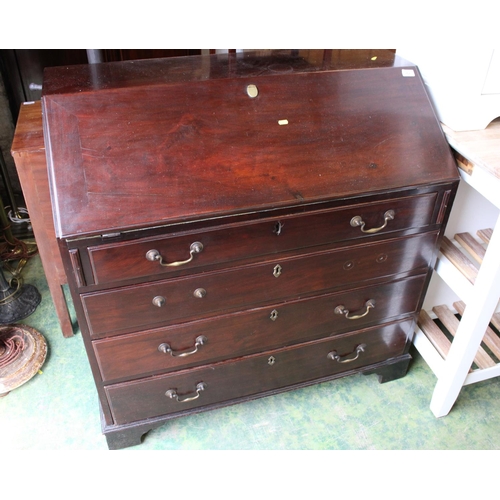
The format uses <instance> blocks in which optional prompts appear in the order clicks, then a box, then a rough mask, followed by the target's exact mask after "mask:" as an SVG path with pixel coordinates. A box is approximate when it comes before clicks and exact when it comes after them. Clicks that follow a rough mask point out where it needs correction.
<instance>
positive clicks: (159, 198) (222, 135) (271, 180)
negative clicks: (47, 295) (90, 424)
mask: <svg viewBox="0 0 500 500" xmlns="http://www.w3.org/2000/svg"><path fill="white" fill-rule="evenodd" d="M181 59H182V60H181ZM294 60H295V59H294V58H292V59H291V60H290V61H291V64H290V65H289V66H288V67H287V69H286V71H284V72H280V71H279V70H278V71H275V72H271V73H272V74H269V73H270V72H269V71H268V72H267V73H264V74H262V75H256V74H251V76H248V74H247V73H245V71H241V72H238V71H237V70H235V72H234V74H230V75H228V76H225V77H223V78H221V77H219V74H220V72H219V70H218V69H217V68H218V66H219V65H220V61H219V59H218V58H217V57H215V56H214V57H208V58H204V57H199V58H198V57H194V58H179V59H176V60H175V61H170V60H166V61H165V62H164V63H163V64H164V66H159V64H161V63H157V66H156V68H155V69H156V73H155V80H153V79H152V78H153V77H149V79H148V77H147V75H148V74H149V73H147V71H145V73H144V75H145V76H144V78H143V79H142V80H141V81H140V83H135V82H134V81H133V82H132V83H130V79H132V80H133V76H135V75H137V74H140V73H141V67H142V64H143V63H144V64H148V63H146V62H140V61H136V62H134V64H126V63H123V64H120V65H98V66H97V67H96V68H90V70H87V71H90V72H89V74H88V81H85V82H83V83H82V88H81V89H80V90H81V91H80V92H73V93H71V92H69V91H71V90H74V88H75V87H74V85H73V86H71V85H69V86H68V88H66V87H62V88H60V86H59V85H58V84H57V82H58V81H60V80H62V79H64V78H65V79H66V80H68V81H70V82H71V81H72V79H76V76H77V75H75V74H73V72H72V70H71V68H69V69H68V68H66V69H58V70H53V72H54V73H56V74H57V76H52V77H51V76H50V75H51V74H52V71H49V70H48V71H47V77H46V81H45V84H44V95H43V98H42V102H43V108H44V117H45V128H46V139H47V149H48V158H49V163H50V170H51V172H52V182H53V186H54V189H55V191H56V192H59V193H62V192H64V196H57V197H55V198H54V200H53V201H54V206H55V215H56V232H57V234H58V236H60V237H68V236H72V235H81V234H89V233H99V232H103V231H104V232H112V231H115V230H117V229H118V228H120V229H123V228H127V227H129V228H133V227H137V226H140V227H145V226H153V225H157V224H165V223H168V222H172V221H180V220H196V219H199V218H209V217H214V216H218V215H220V214H227V213H241V212H242V207H245V210H261V209H263V208H264V207H268V206H270V205H271V206H274V207H278V206H293V205H298V204H304V203H308V202H313V201H319V200H326V199H330V198H331V197H332V194H334V195H335V196H337V197H352V196H359V195H360V194H361V193H365V194H367V193H373V192H377V191H387V190H391V189H398V188H402V187H408V186H423V185H428V184H429V183H433V182H440V181H443V179H448V180H452V179H453V178H454V176H455V170H456V166H455V163H454V161H453V159H452V157H451V155H450V153H449V151H448V146H447V144H446V142H445V141H444V140H443V134H442V132H441V129H440V126H439V123H438V122H437V120H436V117H435V115H434V113H433V111H432V109H431V108H430V106H429V102H428V98H427V96H426V94H425V92H424V91H423V82H422V80H421V78H420V76H419V73H418V71H417V70H416V68H413V71H414V75H415V76H413V77H404V76H402V68H401V67H400V66H397V65H395V66H391V67H376V66H377V65H376V62H374V63H373V66H374V67H372V68H371V69H370V71H364V72H360V71H358V70H357V69H356V70H344V71H334V70H332V69H331V68H327V69H321V70H320V71H314V72H311V71H309V70H304V69H303V67H304V60H303V59H301V58H297V60H298V61H299V62H300V65H298V63H296V64H297V65H298V69H297V70H296V71H294V70H293V68H294V66H293V62H294ZM184 61H189V64H188V62H185V63H184ZM273 61H274V60H273V59H272V58H270V59H269V60H268V61H267V67H272V66H273ZM184 64H186V66H184ZM196 64H198V65H199V67H198V69H197V71H195V70H194V69H193V65H196ZM235 64H236V66H238V64H240V67H244V66H245V56H244V55H242V56H241V57H239V56H238V55H235ZM204 65H206V66H207V68H205V66H204ZM101 66H104V67H105V68H106V69H105V74H101V71H104V70H103V69H101ZM212 66H215V68H214V69H213V71H212ZM146 67H147V68H149V66H146ZM410 67H411V66H410ZM278 68H279V67H278ZM313 68H315V66H313ZM78 71H81V70H74V73H76V74H78ZM204 71H205V72H204ZM94 73H95V74H94ZM159 75H160V76H159ZM179 75H182V77H180V76H179ZM212 75H216V76H212ZM92 78H93V79H94V81H95V82H96V83H95V87H94V86H93V85H92V81H93V80H92ZM250 84H253V85H256V86H257V87H258V96H257V97H255V98H251V97H249V96H248V95H247V91H246V89H247V86H248V85H250ZM347 89H348V91H347ZM280 120H286V121H287V123H288V124H287V125H280V124H279V122H280ZM437 159H439V161H440V163H441V165H440V168H439V169H436V168H435V165H436V161H437ZM193 179H196V182H193Z"/></svg>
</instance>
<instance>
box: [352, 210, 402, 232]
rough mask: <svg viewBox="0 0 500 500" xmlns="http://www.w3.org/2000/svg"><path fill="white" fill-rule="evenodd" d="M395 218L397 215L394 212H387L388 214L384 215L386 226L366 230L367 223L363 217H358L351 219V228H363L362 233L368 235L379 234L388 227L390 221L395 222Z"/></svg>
mask: <svg viewBox="0 0 500 500" xmlns="http://www.w3.org/2000/svg"><path fill="white" fill-rule="evenodd" d="M394 217H395V214H394V210H387V212H385V214H384V224H383V225H382V226H380V227H374V228H373V229H365V224H366V223H365V221H364V220H363V219H362V217H361V216H360V215H356V216H355V217H353V218H352V219H351V226H352V227H360V226H361V231H362V232H363V233H367V234H372V233H377V232H378V231H381V230H382V229H384V227H386V226H387V223H388V222H389V221H390V220H394Z"/></svg>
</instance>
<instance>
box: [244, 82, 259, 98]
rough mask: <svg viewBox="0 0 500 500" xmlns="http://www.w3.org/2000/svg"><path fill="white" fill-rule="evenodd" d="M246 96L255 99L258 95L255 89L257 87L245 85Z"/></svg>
mask: <svg viewBox="0 0 500 500" xmlns="http://www.w3.org/2000/svg"><path fill="white" fill-rule="evenodd" d="M247 95H248V97H251V98H252V99H254V98H255V97H257V96H258V95H259V89H258V88H257V85H254V84H253V83H251V84H250V85H247Z"/></svg>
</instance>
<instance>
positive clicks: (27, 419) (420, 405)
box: [0, 257, 500, 451]
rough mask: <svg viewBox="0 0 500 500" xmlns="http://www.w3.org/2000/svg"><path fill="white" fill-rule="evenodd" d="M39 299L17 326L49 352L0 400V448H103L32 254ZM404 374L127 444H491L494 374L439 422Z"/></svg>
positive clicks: (498, 386)
mask: <svg viewBox="0 0 500 500" xmlns="http://www.w3.org/2000/svg"><path fill="white" fill-rule="evenodd" d="M24 279H25V282H26V283H29V284H32V285H35V286H36V287H37V288H38V290H39V291H40V293H41V294H42V302H41V304H40V305H39V306H38V308H37V310H36V311H35V313H33V314H32V315H31V316H30V317H28V318H26V319H25V320H24V321H23V323H25V324H27V325H30V326H32V327H34V328H35V329H37V330H38V331H39V332H41V333H42V334H43V335H44V336H45V338H46V340H47V343H48V346H49V353H48V357H47V360H46V362H45V364H44V366H43V367H42V373H40V374H38V375H36V376H35V377H34V378H33V379H31V380H30V381H29V382H27V383H26V384H24V385H23V386H21V387H19V388H17V389H15V390H14V391H12V392H11V393H10V394H8V395H7V396H6V397H3V398H0V429H2V430H3V431H2V434H3V436H2V439H1V440H0V451H7V450H107V446H106V440H105V438H104V437H103V436H102V435H101V427H100V418H99V411H98V402H97V395H96V391H95V388H94V386H93V382H92V376H91V372H90V369H89V366H88V362H87V360H86V357H85V352H84V347H83V342H82V338H81V335H80V334H77V335H75V336H74V337H73V338H69V339H65V338H63V336H62V334H61V333H60V330H59V326H58V322H57V318H56V316H55V312H54V307H53V304H52V301H51V298H50V294H49V292H48V288H47V283H46V281H45V276H44V273H43V269H42V266H41V264H40V260H39V258H38V257H35V258H33V259H31V261H30V262H29V263H28V265H27V267H26V269H25V271H24ZM414 354H415V357H414V361H413V362H412V365H411V367H410V371H409V373H408V375H407V376H406V377H404V378H403V379H400V380H397V381H393V382H390V383H387V384H382V385H381V384H379V383H378V381H377V378H376V377H375V376H362V375H355V376H352V377H348V378H344V379H340V380H336V381H333V382H328V383H323V384H319V385H315V386H312V387H308V388H305V389H300V390H296V391H292V392H288V393H285V394H280V395H277V396H272V397H267V398H263V399H259V400H256V401H253V402H249V403H244V404H240V405H235V406H232V407H228V408H224V409H220V410H214V411H210V412H205V413H201V414H198V415H193V416H190V417H185V418H182V419H177V420H172V421H170V422H169V423H167V424H165V425H164V426H163V427H160V428H158V429H156V430H154V431H151V432H150V433H149V434H148V435H147V436H146V437H145V439H144V442H143V443H142V444H141V445H140V446H135V447H131V448H128V449H127V450H125V451H133V450H497V449H499V448H500V379H493V380H489V381H486V382H482V383H479V384H475V385H472V386H468V387H465V388H464V389H463V390H462V392H461V395H460V397H459V399H458V401H457V403H456V404H455V406H454V408H453V409H452V411H451V413H450V414H449V415H448V416H446V417H444V418H441V419H436V418H435V417H434V416H433V414H432V413H431V411H430V410H429V403H430V399H431V396H432V391H433V388H434V384H435V382H436V379H435V377H434V375H433V374H432V372H431V371H430V369H429V368H428V367H427V365H426V364H425V362H424V361H423V360H422V359H421V357H420V356H419V355H418V353H414Z"/></svg>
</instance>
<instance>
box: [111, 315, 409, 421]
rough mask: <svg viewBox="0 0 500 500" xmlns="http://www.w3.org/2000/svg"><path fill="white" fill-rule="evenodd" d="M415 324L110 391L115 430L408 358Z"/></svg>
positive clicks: (394, 324)
mask: <svg viewBox="0 0 500 500" xmlns="http://www.w3.org/2000/svg"><path fill="white" fill-rule="evenodd" d="M412 326H413V321H405V322H400V323H393V324H389V325H385V326H383V327H378V328H373V329H367V330H363V331H361V332H359V333H356V334H347V335H342V336H339V337H334V338H328V339H326V340H319V341H314V342H310V343H306V344H299V345H297V346H294V347H288V348H284V349H279V350H274V351H273V350H272V351H267V352H266V353H264V354H258V355H254V356H248V357H245V358H240V359H239V360H237V361H228V362H223V363H216V364H213V365H209V366H204V367H200V368H195V369H191V370H185V371H182V372H176V373H172V374H168V375H162V376H158V377H150V378H147V379H142V380H138V381H135V382H128V383H123V384H115V385H111V386H108V387H106V393H107V396H108V400H109V403H110V407H111V411H112V414H113V418H114V419H115V423H116V424H126V423H130V422H134V421H137V420H142V419H147V418H151V417H156V416H160V415H169V414H175V413H178V412H182V411H184V410H187V409H191V408H196V407H202V406H205V405H210V404H215V403H221V402H224V401H229V400H232V399H237V398H244V397H248V396H252V395H256V394H258V393H262V392H265V391H270V390H276V389H281V388H285V387H288V386H293V385H294V384H300V383H304V382H309V381H314V380H316V379H321V378H322V377H328V376H333V375H335V374H338V373H342V372H345V371H349V370H351V369H357V368H360V367H362V366H369V365H371V364H374V363H378V362H381V361H384V360H385V359H389V358H392V357H395V356H398V355H400V354H402V353H403V351H404V348H405V345H406V341H407V336H408V334H409V333H410V330H411V328H412Z"/></svg>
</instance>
